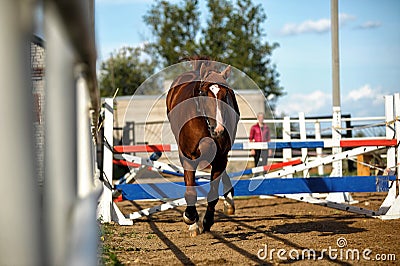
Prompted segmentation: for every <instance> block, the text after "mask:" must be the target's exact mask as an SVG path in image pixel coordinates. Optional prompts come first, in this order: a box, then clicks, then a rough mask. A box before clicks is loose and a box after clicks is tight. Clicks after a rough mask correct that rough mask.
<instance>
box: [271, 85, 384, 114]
mask: <svg viewBox="0 0 400 266" xmlns="http://www.w3.org/2000/svg"><path fill="white" fill-rule="evenodd" d="M389 94H391V93H389V92H387V91H385V90H383V89H382V87H380V86H377V87H371V85H369V84H365V85H363V86H361V87H359V88H356V89H353V90H350V91H343V90H342V92H341V95H342V97H341V111H342V114H351V116H352V117H371V116H383V115H384V114H385V98H384V96H385V95H389ZM299 112H304V113H305V115H306V117H307V116H313V115H329V114H331V113H332V95H331V92H330V91H327V92H324V91H321V90H317V91H313V92H311V93H308V94H301V93H295V94H288V95H286V96H284V97H282V98H280V99H279V101H278V103H277V105H276V114H277V115H281V114H285V115H290V116H298V113H299Z"/></svg>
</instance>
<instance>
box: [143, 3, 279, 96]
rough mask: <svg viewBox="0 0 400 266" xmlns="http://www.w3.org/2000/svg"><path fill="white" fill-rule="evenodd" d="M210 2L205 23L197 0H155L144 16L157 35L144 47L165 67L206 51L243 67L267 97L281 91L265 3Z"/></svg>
mask: <svg viewBox="0 0 400 266" xmlns="http://www.w3.org/2000/svg"><path fill="white" fill-rule="evenodd" d="M207 7H208V12H207V14H206V15H207V20H206V26H205V27H201V23H200V11H199V4H198V1H197V0H185V1H182V2H180V3H177V4H174V3H169V2H167V1H164V0H157V1H156V2H155V3H154V4H153V6H152V7H151V9H150V10H149V11H148V13H147V14H146V15H145V16H144V21H145V22H146V23H147V24H148V25H149V27H150V28H151V30H152V33H153V35H154V36H155V39H154V42H151V43H149V44H148V46H147V48H146V49H148V51H149V54H151V55H152V56H154V57H155V58H156V60H157V61H158V62H160V63H161V65H162V66H164V67H166V66H170V65H172V64H175V63H177V62H178V61H179V60H180V59H182V58H183V57H187V56H193V55H208V56H210V57H212V58H213V59H214V60H216V61H220V62H223V63H226V64H231V65H232V66H234V67H236V68H238V69H240V70H242V71H243V72H245V73H246V74H247V75H249V77H251V78H252V79H253V80H254V81H255V82H256V83H257V85H258V86H259V87H260V88H261V89H262V90H263V91H264V94H265V96H269V95H275V96H281V95H283V88H282V87H281V86H280V85H279V80H278V78H279V73H278V72H277V71H276V66H275V65H274V64H272V62H271V56H272V51H273V50H274V49H275V48H277V47H278V44H277V43H273V44H269V43H268V42H267V41H265V36H266V34H265V33H264V31H263V28H262V26H263V23H264V22H265V21H266V14H265V12H264V10H263V8H262V7H261V5H254V4H253V3H252V1H251V0H236V2H233V1H228V0H208V1H207ZM242 89H245V88H242Z"/></svg>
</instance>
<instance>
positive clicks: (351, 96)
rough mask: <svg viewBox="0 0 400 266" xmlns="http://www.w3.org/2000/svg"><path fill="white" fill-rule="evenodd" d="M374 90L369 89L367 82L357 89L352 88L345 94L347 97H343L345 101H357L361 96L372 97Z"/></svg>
mask: <svg viewBox="0 0 400 266" xmlns="http://www.w3.org/2000/svg"><path fill="white" fill-rule="evenodd" d="M374 96H375V95H374V92H373V91H372V89H371V86H370V85H369V84H366V85H364V86H362V87H360V88H358V89H355V90H352V91H350V92H349V93H348V94H347V97H346V98H345V99H346V100H347V101H358V100H360V99H362V98H369V99H371V98H373V97H374Z"/></svg>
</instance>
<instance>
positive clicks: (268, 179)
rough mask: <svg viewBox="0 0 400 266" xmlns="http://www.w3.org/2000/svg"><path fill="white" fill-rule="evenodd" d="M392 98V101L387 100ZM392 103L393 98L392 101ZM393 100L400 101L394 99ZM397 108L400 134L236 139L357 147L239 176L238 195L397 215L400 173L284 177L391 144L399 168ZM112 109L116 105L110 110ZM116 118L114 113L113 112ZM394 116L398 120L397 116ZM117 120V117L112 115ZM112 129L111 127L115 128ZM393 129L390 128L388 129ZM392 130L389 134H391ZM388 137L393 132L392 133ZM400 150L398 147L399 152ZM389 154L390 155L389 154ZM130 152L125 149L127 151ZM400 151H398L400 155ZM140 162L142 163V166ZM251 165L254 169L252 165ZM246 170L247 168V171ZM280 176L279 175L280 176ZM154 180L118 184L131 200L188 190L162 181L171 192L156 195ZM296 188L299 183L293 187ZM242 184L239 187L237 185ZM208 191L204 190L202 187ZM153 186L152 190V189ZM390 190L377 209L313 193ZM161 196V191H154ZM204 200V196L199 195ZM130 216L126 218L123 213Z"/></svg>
mask: <svg viewBox="0 0 400 266" xmlns="http://www.w3.org/2000/svg"><path fill="white" fill-rule="evenodd" d="M391 99H392V100H391V101H392V109H394V108H393V107H394V106H400V105H399V104H400V102H399V94H395V96H394V98H393V96H391ZM387 102H388V100H387ZM389 102H390V100H389ZM394 103H397V105H396V104H394ZM389 104H390V103H389ZM398 109H399V108H396V116H394V111H393V110H392V118H390V116H391V115H390V111H389V115H388V110H390V108H389V109H387V117H389V118H387V121H393V122H392V123H394V124H395V132H397V133H396V134H397V135H394V134H393V135H392V136H391V137H390V138H389V139H388V138H387V139H360V140H357V139H347V140H346V139H342V140H340V142H339V143H334V142H333V141H332V140H315V141H314V140H312V141H290V142H289V141H284V142H269V143H235V144H234V145H233V147H232V149H235V150H245V149H254V148H260V147H261V148H275V149H289V148H301V149H304V148H327V147H357V146H361V147H357V148H354V149H352V150H349V151H346V152H342V153H338V154H335V155H330V156H327V157H324V158H320V159H317V160H315V161H312V162H305V163H302V164H297V163H296V164H297V165H290V166H285V167H284V168H283V169H282V170H280V171H277V172H273V173H267V174H265V176H263V177H257V178H254V179H250V180H239V181H237V182H236V184H235V191H236V192H237V191H238V190H239V191H240V192H239V194H238V192H237V193H235V194H236V195H243V196H248V195H267V194H274V195H279V196H285V197H290V198H294V199H297V200H301V201H305V202H309V203H314V204H319V205H323V206H327V207H332V208H336V209H341V210H346V211H350V212H355V213H361V214H365V215H367V216H373V217H379V218H381V219H393V218H400V200H399V196H398V191H396V183H398V178H396V176H395V175H394V174H393V173H394V172H392V174H391V175H388V176H372V177H362V176H361V177H360V176H358V177H318V178H315V177H313V178H281V177H285V176H290V175H292V174H293V173H297V172H299V171H305V170H308V169H310V168H314V167H317V166H319V165H324V164H328V163H332V162H335V161H339V160H343V159H346V158H349V157H352V156H355V155H358V154H363V153H367V152H371V151H374V150H377V149H382V148H386V147H388V165H391V166H392V167H390V168H393V167H397V168H399V165H398V164H396V156H392V155H395V153H394V152H393V151H395V149H396V147H397V146H398V139H399V136H398V134H399V132H400V128H399V127H400V126H399V121H398V117H400V114H399V112H400V110H398ZM111 110H112V109H111ZM111 117H112V116H111ZM393 118H394V119H393ZM111 119H112V118H111ZM111 128H112V127H111ZM388 132H389V133H390V132H391V131H390V130H389V131H388ZM389 135H390V134H389ZM387 137H388V136H387ZM174 150H177V147H176V145H174V144H172V145H171V144H162V145H161V144H160V145H136V146H114V151H115V152H119V153H120V152H154V151H174ZM397 153H399V151H398V152H397ZM389 155H390V158H389ZM122 156H123V157H126V156H127V155H126V154H123V155H122ZM398 157H399V155H397V158H398ZM128 162H129V160H128ZM137 166H139V164H138V165H137ZM254 169H255V168H253V169H250V170H251V171H247V170H245V171H242V172H241V174H250V172H251V173H255V172H254V171H259V170H261V172H262V171H263V170H264V169H265V168H264V167H262V169H260V168H258V169H257V170H254ZM248 170H249V169H248ZM246 171H247V172H246ZM276 177H280V178H276ZM251 182H253V186H256V187H258V189H255V190H254V191H250V190H249V185H250V184H251ZM198 184H199V187H200V188H201V187H202V186H203V185H205V186H207V182H204V181H199V182H198ZM152 186H153V187H154V186H155V184H153V185H149V184H140V185H138V184H133V185H132V184H130V185H128V184H122V185H117V186H116V187H117V188H118V189H120V190H121V191H122V194H123V197H124V198H125V199H129V200H137V199H146V198H153V199H154V198H158V199H161V198H163V199H167V198H178V197H182V195H183V192H182V191H180V189H179V187H182V188H183V186H182V183H179V182H178V183H167V184H164V183H161V184H157V191H160V189H161V191H167V192H165V193H164V194H157V193H155V194H153V192H154V189H153V190H152V188H151V187H152ZM293 187H294V188H293ZM172 188H174V189H175V190H173V191H175V192H173V193H172V194H170V191H169V189H172ZM238 188H239V189H238ZM201 190H203V189H201ZM148 191H151V192H150V193H149V192H148ZM384 191H385V192H388V196H387V197H386V199H385V201H384V203H383V204H382V206H381V208H380V209H379V210H378V211H370V210H365V209H363V208H359V207H354V206H350V205H348V204H342V203H337V202H333V201H329V200H321V199H317V198H315V197H312V193H328V192H329V193H332V192H333V193H336V192H384ZM198 193H199V195H200V196H204V193H203V194H202V193H201V191H199V192H198ZM152 195H156V196H152ZM199 198H200V199H201V198H202V197H199ZM184 204H185V202H184V199H177V200H174V201H171V202H167V203H165V204H162V205H160V206H156V207H153V208H149V209H146V210H141V211H139V212H136V213H133V214H131V215H130V217H129V218H130V219H136V218H139V217H141V216H143V215H150V214H152V213H154V212H157V211H162V210H165V209H170V208H174V207H176V206H181V205H184ZM124 219H125V218H124Z"/></svg>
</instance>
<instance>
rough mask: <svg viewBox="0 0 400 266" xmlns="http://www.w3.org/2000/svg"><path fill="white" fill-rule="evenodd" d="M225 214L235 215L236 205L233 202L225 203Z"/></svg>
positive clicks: (226, 201) (227, 201)
mask: <svg viewBox="0 0 400 266" xmlns="http://www.w3.org/2000/svg"><path fill="white" fill-rule="evenodd" d="M224 214H225V215H234V214H235V204H234V203H233V200H226V199H225V201H224Z"/></svg>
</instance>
